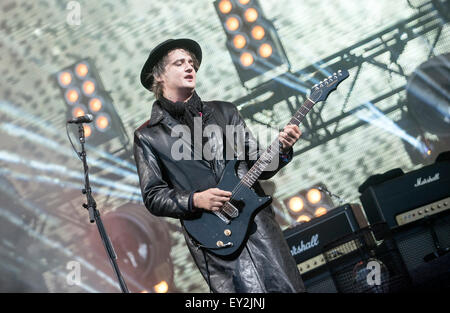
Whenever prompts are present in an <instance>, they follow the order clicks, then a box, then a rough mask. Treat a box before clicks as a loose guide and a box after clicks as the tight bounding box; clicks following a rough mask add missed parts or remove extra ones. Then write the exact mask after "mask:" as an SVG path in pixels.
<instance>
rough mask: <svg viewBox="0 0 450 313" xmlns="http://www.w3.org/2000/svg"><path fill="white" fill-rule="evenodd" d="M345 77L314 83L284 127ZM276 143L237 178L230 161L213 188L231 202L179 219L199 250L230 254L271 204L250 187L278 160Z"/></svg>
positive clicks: (296, 120) (233, 162) (296, 121)
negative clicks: (259, 215)
mask: <svg viewBox="0 0 450 313" xmlns="http://www.w3.org/2000/svg"><path fill="white" fill-rule="evenodd" d="M348 76H349V73H348V71H345V70H339V71H338V72H337V73H334V74H332V75H330V76H329V77H328V78H327V79H325V80H323V81H320V82H318V83H317V84H316V85H314V86H313V87H312V89H311V92H310V94H309V96H308V97H307V100H306V101H305V103H304V104H303V105H302V106H301V107H300V109H299V110H298V111H297V112H296V113H295V114H294V116H293V117H292V118H291V120H290V122H289V123H288V124H290V125H292V124H295V125H299V124H300V123H301V122H302V120H303V119H304V118H305V116H306V114H308V112H309V111H310V110H311V109H312V107H313V106H314V104H316V103H317V102H319V101H325V100H326V98H327V97H328V95H329V94H330V93H331V92H332V91H333V90H335V89H336V88H337V86H338V85H339V84H340V83H341V82H342V81H343V80H345V79H346V78H347V77H348ZM279 148H280V146H279V141H278V139H277V140H275V141H274V142H272V144H271V145H270V146H269V147H268V148H267V150H266V151H265V152H264V153H263V154H262V155H261V156H260V157H259V159H258V160H257V161H256V162H255V164H254V165H253V166H252V168H251V169H250V170H249V171H248V172H247V173H246V174H245V175H244V177H242V178H241V179H239V177H238V176H237V166H238V164H239V162H240V161H238V160H230V161H229V162H228V163H227V165H226V167H225V169H224V172H223V174H222V178H221V180H220V181H219V184H218V185H217V188H219V189H222V190H226V191H231V193H232V195H231V199H230V201H229V202H226V203H225V204H224V205H223V206H222V207H221V208H220V209H219V210H218V211H214V212H211V211H203V212H202V213H201V214H200V216H199V217H196V218H193V219H185V220H183V225H184V227H185V229H186V231H187V232H188V234H189V235H190V236H191V237H192V238H193V239H194V240H195V241H197V243H198V245H199V247H202V248H204V249H208V250H209V251H211V252H212V253H215V254H217V255H221V256H228V255H232V254H233V253H235V252H237V251H238V250H239V249H240V248H241V247H242V246H243V244H244V243H245V242H246V240H247V237H248V234H249V229H250V225H251V223H252V222H253V218H254V217H255V215H256V214H257V213H258V212H259V211H260V210H261V209H263V208H264V207H266V206H268V205H269V204H270V203H271V202H272V198H271V197H269V196H264V197H261V196H259V195H258V194H257V193H256V192H255V191H254V190H253V189H252V186H253V184H254V183H255V182H256V181H257V179H258V177H259V176H260V175H261V174H262V172H263V171H264V170H265V169H266V168H267V167H268V165H269V164H270V163H271V161H272V160H273V159H274V158H278V157H279Z"/></svg>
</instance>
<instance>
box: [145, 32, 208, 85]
mask: <svg viewBox="0 0 450 313" xmlns="http://www.w3.org/2000/svg"><path fill="white" fill-rule="evenodd" d="M174 48H184V49H186V50H189V51H190V52H192V53H193V54H194V55H195V57H196V58H197V60H198V64H199V66H200V63H201V62H202V49H201V48H200V45H199V44H198V43H197V42H195V41H194V40H192V39H187V38H182V39H168V40H166V41H164V42H162V43H160V44H159V45H157V46H156V47H155V48H154V49H153V50H152V51H151V52H150V55H149V56H148V59H147V61H146V62H145V64H144V67H143V68H142V71H141V83H142V85H143V86H144V87H145V88H147V89H148V90H151V89H152V84H153V75H152V70H153V67H154V66H155V65H156V63H158V61H159V60H160V59H161V58H162V57H163V56H164V55H165V54H166V53H167V52H168V51H169V50H171V49H174Z"/></svg>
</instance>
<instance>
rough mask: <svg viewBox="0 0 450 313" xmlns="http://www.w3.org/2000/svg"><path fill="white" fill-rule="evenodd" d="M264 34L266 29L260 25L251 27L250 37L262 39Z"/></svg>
mask: <svg viewBox="0 0 450 313" xmlns="http://www.w3.org/2000/svg"><path fill="white" fill-rule="evenodd" d="M265 35H266V31H265V30H264V28H263V27H262V26H260V25H256V26H255V27H253V28H252V37H253V38H255V39H256V40H261V39H263V38H264V36H265Z"/></svg>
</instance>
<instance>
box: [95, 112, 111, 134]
mask: <svg viewBox="0 0 450 313" xmlns="http://www.w3.org/2000/svg"><path fill="white" fill-rule="evenodd" d="M95 126H97V129H98V130H100V131H105V130H107V129H108V127H109V118H108V117H107V116H106V115H99V116H97V118H96V119H95Z"/></svg>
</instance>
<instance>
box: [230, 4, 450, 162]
mask: <svg viewBox="0 0 450 313" xmlns="http://www.w3.org/2000/svg"><path fill="white" fill-rule="evenodd" d="M446 3H447V1H438V0H432V1H429V2H426V3H424V4H423V5H421V6H418V7H415V8H416V9H417V10H418V13H417V14H416V15H414V16H412V17H410V18H408V19H406V20H403V21H401V22H399V23H397V24H395V25H393V26H391V27H388V28H386V29H384V30H383V31H380V32H378V33H376V34H374V35H372V36H370V37H368V38H366V39H364V40H362V41H360V42H358V43H356V44H354V45H352V46H350V47H348V48H346V49H343V50H341V51H339V52H337V53H335V54H333V55H330V56H328V57H326V58H324V59H322V60H321V61H319V62H317V63H315V64H312V65H309V66H307V67H306V68H303V69H302V70H300V71H298V72H296V73H284V74H282V75H280V76H278V77H276V78H274V79H271V80H270V81H268V82H265V83H263V84H261V85H259V86H257V87H256V88H254V89H252V90H251V91H250V93H249V94H248V95H246V96H244V97H242V98H239V99H237V100H235V101H234V103H235V104H236V105H237V106H238V108H239V109H240V112H241V114H242V115H243V117H244V118H246V119H249V120H250V121H253V122H255V123H259V124H263V125H267V126H270V125H269V124H268V123H266V122H264V121H261V120H259V119H258V118H257V117H256V116H255V114H256V113H260V112H261V108H263V109H264V110H273V108H274V105H275V104H277V103H280V102H282V101H285V102H286V103H287V105H288V107H289V109H290V110H291V113H292V114H294V113H295V111H296V110H297V109H296V108H298V107H300V105H301V103H303V102H304V100H305V99H306V93H305V92H304V91H299V90H308V89H310V88H311V87H312V86H313V85H314V84H316V83H317V81H319V80H321V79H322V78H324V77H327V76H328V75H331V74H330V73H333V72H335V71H337V70H338V69H342V68H344V69H347V70H350V69H353V68H355V71H354V74H353V75H352V76H351V79H352V80H353V81H352V82H351V87H350V89H349V90H348V92H347V94H346V96H345V101H344V103H343V104H342V107H341V109H340V115H338V116H337V117H334V118H331V119H328V120H324V119H323V117H322V114H321V112H322V110H323V109H324V106H325V103H318V104H316V106H315V107H314V109H313V110H311V111H310V113H309V114H308V116H307V118H305V120H304V122H303V128H304V130H303V135H302V141H303V142H306V144H305V146H302V147H299V149H296V152H295V154H296V155H297V154H300V153H303V152H305V151H308V150H310V149H313V148H315V147H317V146H319V145H321V144H324V143H326V142H328V141H330V140H332V139H335V138H337V137H339V136H341V135H343V134H345V133H347V132H350V131H352V130H354V129H356V128H358V127H360V126H362V125H364V124H366V122H365V121H356V122H354V123H352V124H350V125H348V124H345V125H346V126H344V127H340V125H341V124H343V120H344V119H346V118H348V117H349V116H350V115H352V114H354V113H355V112H357V111H358V110H361V109H363V108H365V107H366V106H365V104H361V105H359V106H357V107H355V108H353V109H351V110H348V111H345V108H346V106H347V104H348V100H349V98H350V96H351V94H352V92H353V89H354V86H355V84H356V82H357V80H358V78H359V74H360V72H361V68H362V66H363V65H364V64H371V65H374V66H376V67H378V68H380V69H382V70H383V71H385V72H386V73H387V74H389V75H398V76H401V77H403V78H405V80H406V79H407V76H406V75H405V73H404V71H403V69H402V67H401V66H400V65H399V64H398V63H397V60H398V59H399V57H400V55H401V54H402V53H403V51H404V48H405V46H406V44H407V43H408V42H409V41H410V40H413V39H415V38H418V37H420V36H422V35H424V34H426V33H428V32H431V31H436V32H435V37H434V39H433V43H432V44H431V45H430V52H429V57H431V56H432V55H433V50H434V47H435V46H436V44H437V42H438V40H439V38H440V36H441V32H442V28H443V26H444V25H445V24H446V23H447V22H448V20H449V17H448V12H447V11H446V10H443V8H445V7H447V6H446ZM384 53H390V62H391V65H392V64H395V65H396V66H395V67H396V68H394V69H393V68H392V66H389V65H388V64H385V63H382V62H380V61H377V60H376V57H377V56H379V55H382V54H384ZM317 74H318V75H317ZM315 75H316V76H315ZM317 76H319V77H317ZM404 90H405V86H401V87H398V88H395V89H393V90H390V91H388V92H386V93H384V94H381V95H377V97H376V98H375V99H372V100H370V101H369V102H370V103H372V104H373V105H375V106H376V104H377V103H378V102H381V101H383V100H385V99H387V98H389V97H392V96H394V95H396V94H398V93H400V92H402V91H404ZM267 95H269V96H267ZM258 97H260V98H261V97H265V100H262V101H258V99H257V98H258ZM292 97H294V99H295V102H296V103H295V104H293V103H292V100H290V99H292ZM405 106H406V104H405V103H404V102H402V101H395V103H393V105H392V106H390V107H388V108H384V109H383V110H380V112H381V113H383V114H385V115H387V114H389V113H391V112H393V111H395V110H397V109H405V108H404V107H405Z"/></svg>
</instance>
